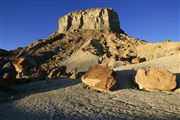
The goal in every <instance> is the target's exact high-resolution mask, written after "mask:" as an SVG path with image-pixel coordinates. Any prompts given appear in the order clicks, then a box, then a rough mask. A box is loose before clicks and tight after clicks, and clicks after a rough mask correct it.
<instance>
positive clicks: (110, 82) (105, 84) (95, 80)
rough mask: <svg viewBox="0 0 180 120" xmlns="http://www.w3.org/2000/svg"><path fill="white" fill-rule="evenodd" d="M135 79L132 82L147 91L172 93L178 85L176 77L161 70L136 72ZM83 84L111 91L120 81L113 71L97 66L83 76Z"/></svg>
mask: <svg viewBox="0 0 180 120" xmlns="http://www.w3.org/2000/svg"><path fill="white" fill-rule="evenodd" d="M133 77H134V78H133V79H132V80H131V81H132V82H133V81H135V84H134V86H136V85H138V88H139V89H142V90H147V91H172V90H174V89H175V88H176V85H177V82H176V76H175V75H174V74H172V73H171V72H169V71H167V70H164V69H160V68H149V69H142V68H141V69H138V70H137V71H136V75H135V76H133ZM120 79H121V78H120ZM82 82H83V83H84V84H86V85H88V86H90V87H91V88H92V89H95V90H99V91H109V90H113V88H115V86H116V83H117V82H118V79H117V77H116V72H115V71H113V70H112V69H110V68H108V67H105V66H103V65H96V66H94V67H92V68H90V69H89V70H88V71H87V73H86V74H85V75H83V76H82ZM120 84H121V83H120Z"/></svg>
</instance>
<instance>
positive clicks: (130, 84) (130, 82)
mask: <svg viewBox="0 0 180 120" xmlns="http://www.w3.org/2000/svg"><path fill="white" fill-rule="evenodd" d="M115 72H116V75H117V83H116V85H115V86H114V87H113V90H119V89H128V88H135V82H134V79H135V75H136V71H135V70H121V71H115Z"/></svg>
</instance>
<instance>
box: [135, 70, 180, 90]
mask: <svg viewBox="0 0 180 120" xmlns="http://www.w3.org/2000/svg"><path fill="white" fill-rule="evenodd" d="M135 82H136V83H137V84H138V86H139V88H140V89H144V90H148V91H155V90H157V91H170V90H173V89H174V88H176V84H177V83H176V76H175V75H173V74H172V73H171V72H169V71H167V70H164V69H159V68H150V69H149V70H145V69H138V70H137V74H136V76H135Z"/></svg>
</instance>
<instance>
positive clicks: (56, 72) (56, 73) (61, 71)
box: [48, 66, 66, 79]
mask: <svg viewBox="0 0 180 120" xmlns="http://www.w3.org/2000/svg"><path fill="white" fill-rule="evenodd" d="M65 74H66V67H65V66H60V67H57V68H54V69H53V70H51V72H50V73H49V75H48V78H50V79H51V78H59V77H61V76H62V75H65Z"/></svg>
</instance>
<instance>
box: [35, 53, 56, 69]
mask: <svg viewBox="0 0 180 120" xmlns="http://www.w3.org/2000/svg"><path fill="white" fill-rule="evenodd" d="M53 55H54V52H52V51H48V52H43V53H41V54H40V55H33V56H32V57H33V58H34V60H35V61H36V62H37V65H38V66H40V65H42V64H44V63H46V62H47V60H49V59H50V58H51V57H52V56H53ZM38 66H36V67H38Z"/></svg>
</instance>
